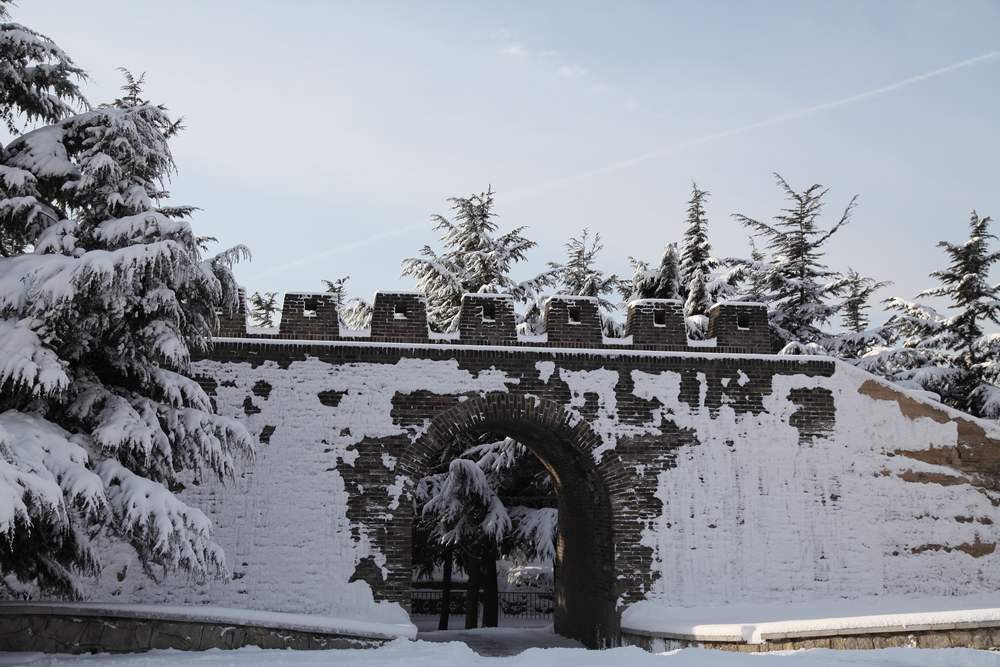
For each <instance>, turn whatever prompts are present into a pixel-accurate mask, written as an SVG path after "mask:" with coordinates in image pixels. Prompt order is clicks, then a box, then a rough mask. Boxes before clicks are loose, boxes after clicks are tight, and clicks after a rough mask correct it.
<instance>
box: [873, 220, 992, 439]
mask: <svg viewBox="0 0 1000 667" xmlns="http://www.w3.org/2000/svg"><path fill="white" fill-rule="evenodd" d="M991 222H992V221H991V219H990V218H988V217H980V216H979V215H978V214H977V213H976V212H975V211H973V212H972V214H971V216H970V220H969V236H968V238H967V240H966V241H965V242H964V243H961V244H954V243H949V242H947V241H942V242H940V243H939V244H938V245H939V247H941V248H943V249H944V251H945V253H946V254H947V255H948V258H949V265H948V267H947V268H945V269H942V270H939V271H934V272H933V273H931V277H933V278H936V279H937V280H938V282H939V284H938V286H936V287H932V288H930V289H926V290H924V291H923V292H921V293H920V294H919V295H918V297H917V298H918V299H919V298H925V297H941V298H945V299H947V300H948V305H949V306H950V307H951V308H952V310H953V311H954V313H955V314H954V315H952V316H950V317H949V316H946V315H943V314H941V313H939V312H938V311H937V310H935V309H934V308H932V307H931V306H928V305H926V304H922V303H919V302H913V301H907V300H905V299H900V298H898V297H894V298H891V299H889V300H887V301H886V306H887V308H888V309H889V310H890V311H892V312H893V315H892V317H891V318H890V319H889V321H888V322H887V323H886V325H885V327H884V330H885V331H886V332H887V334H888V338H889V341H890V344H888V345H886V346H883V347H880V348H876V349H874V350H872V352H870V353H869V354H867V355H865V356H864V357H863V358H862V359H861V360H860V362H859V365H860V366H862V367H863V368H865V369H866V370H869V371H871V372H875V373H879V374H881V375H884V376H886V377H888V378H890V379H892V380H895V381H897V382H900V383H902V384H906V385H909V386H912V387H914V388H920V389H924V390H927V391H932V392H935V393H937V394H938V395H939V396H941V398H942V400H944V401H945V402H947V403H950V404H951V405H953V406H955V407H958V408H960V409H963V410H967V411H969V412H971V413H972V414H975V415H979V416H984V417H989V418H993V419H996V418H1000V388H998V386H997V380H998V379H1000V364H998V361H997V359H998V354H997V352H998V351H1000V336H998V335H997V334H985V333H984V329H983V326H984V324H986V323H988V322H992V323H993V324H998V323H1000V285H991V284H990V282H989V274H990V269H991V267H992V266H993V265H994V264H996V263H997V262H1000V252H997V251H992V250H991V249H990V242H991V241H993V240H995V239H996V236H995V235H993V234H991V233H990V231H989V225H990V223H991Z"/></svg>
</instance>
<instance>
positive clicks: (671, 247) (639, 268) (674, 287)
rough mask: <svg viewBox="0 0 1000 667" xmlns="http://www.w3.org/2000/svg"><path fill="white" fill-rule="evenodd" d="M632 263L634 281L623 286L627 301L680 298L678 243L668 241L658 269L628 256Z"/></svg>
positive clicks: (623, 294)
mask: <svg viewBox="0 0 1000 667" xmlns="http://www.w3.org/2000/svg"><path fill="white" fill-rule="evenodd" d="M628 260H629V263H630V264H631V265H632V269H633V275H632V282H631V284H629V285H624V286H623V287H622V296H624V297H625V300H626V301H632V300H633V299H680V298H681V276H680V266H679V265H678V261H679V259H678V254H677V244H676V243H668V244H667V246H666V248H665V249H664V251H663V257H662V258H661V259H660V265H659V266H658V267H657V268H656V269H650V268H649V264H648V263H647V262H645V261H643V260H640V259H636V258H634V257H629V258H628Z"/></svg>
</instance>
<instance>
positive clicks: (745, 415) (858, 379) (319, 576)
mask: <svg viewBox="0 0 1000 667" xmlns="http://www.w3.org/2000/svg"><path fill="white" fill-rule="evenodd" d="M195 368H196V372H197V374H198V375H199V376H200V378H201V379H202V381H203V383H204V384H205V386H206V388H208V389H209V390H210V391H211V393H212V394H213V395H214V398H215V400H216V402H217V404H218V407H219V409H220V411H221V412H223V413H224V414H228V415H234V416H238V417H240V418H241V419H243V420H244V421H245V423H246V424H247V426H248V427H249V429H250V430H251V432H252V433H254V434H255V435H257V436H258V437H259V438H260V441H261V446H260V448H259V452H258V456H257V459H256V461H254V462H253V463H251V464H248V465H247V466H245V467H244V469H243V470H242V471H241V472H240V474H239V475H238V478H237V479H236V481H235V483H232V484H230V485H228V486H222V485H220V484H218V483H206V484H203V485H194V484H191V485H189V486H188V488H187V489H186V490H185V491H184V496H185V498H186V500H188V501H190V502H192V503H193V504H195V505H197V506H199V507H201V508H202V509H203V510H205V511H206V513H207V514H208V515H209V516H210V517H211V518H212V520H213V522H214V524H215V535H216V538H217V539H218V541H219V543H220V544H221V545H222V546H223V547H224V549H225V550H226V554H227V559H228V563H229V566H230V568H231V570H232V572H231V577H230V578H229V579H227V580H224V581H210V582H193V581H188V580H186V579H184V578H182V577H168V578H166V579H165V580H163V581H161V582H159V583H154V582H153V581H152V580H150V579H149V578H148V577H147V576H146V575H145V574H143V573H142V572H141V571H139V569H138V568H137V566H136V564H135V562H134V560H133V559H132V558H131V557H130V556H129V555H128V554H127V553H126V552H125V551H124V550H123V551H120V552H118V553H115V554H112V555H111V557H110V559H109V561H108V564H107V565H106V568H105V572H104V575H103V577H102V580H101V582H100V584H99V585H97V586H96V587H95V589H94V590H93V592H92V597H94V598H95V599H97V598H101V599H113V600H118V601H132V602H171V603H206V604H207V603H211V604H214V605H221V606H235V607H247V608H252V609H263V610H271V611H295V612H312V613H323V614H328V615H339V616H353V617H360V618H370V619H379V620H389V621H393V620H398V619H399V618H400V617H401V615H402V613H403V612H402V609H401V607H400V606H398V605H397V604H395V602H403V603H405V599H406V598H405V596H406V590H407V589H408V586H409V579H410V573H409V571H408V563H409V557H408V551H407V550H408V548H409V547H408V538H409V535H408V530H409V523H408V522H409V516H408V502H409V500H408V495H407V494H408V488H409V487H408V484H409V482H410V481H411V480H410V477H411V476H412V474H414V473H417V472H419V465H418V462H419V460H421V459H420V457H421V456H426V455H427V453H426V452H424V451H423V450H425V449H428V448H432V446H431V445H429V444H428V442H430V441H431V440H429V437H430V436H429V435H428V434H429V433H431V434H437V435H435V437H436V438H438V439H440V438H441V437H443V436H442V435H441V433H445V434H447V433H452V432H453V431H454V429H455V428H464V427H463V426H461V425H462V424H466V425H468V428H475V424H477V423H478V422H479V421H481V420H483V419H486V418H487V416H488V415H487V413H489V412H491V411H492V410H493V407H491V406H496V409H497V411H504V410H505V411H506V412H504V415H505V416H504V419H506V420H507V421H506V422H504V423H509V424H512V425H515V426H516V425H517V424H518V423H523V425H524V428H525V432H526V433H527V432H530V431H531V430H532V429H536V427H538V425H539V424H541V423H542V421H540V420H542V419H543V418H544V420H548V422H549V423H551V424H555V425H557V426H558V425H559V424H562V426H563V427H564V428H563V431H564V433H565V434H568V435H567V436H566V437H567V438H568V439H567V442H570V441H573V446H576V447H578V448H580V449H584V450H586V452H588V454H587V457H588V460H589V461H590V463H588V464H587V465H588V466H590V467H592V471H593V475H594V479H597V480H603V481H601V482H600V483H601V485H603V487H604V489H603V490H602V491H601V493H606V494H607V503H608V507H609V508H610V513H611V514H610V516H611V518H610V525H608V526H595V527H594V530H593V535H594V536H595V537H594V539H595V540H597V539H599V540H601V541H602V542H606V543H602V544H600V545H596V547H595V548H597V547H599V548H600V549H603V550H606V551H607V552H608V553H609V554H612V555H613V560H614V573H613V575H614V580H613V582H611V584H610V585H611V586H612V587H613V588H614V595H613V597H612V603H613V605H614V606H616V607H618V608H620V607H621V606H622V605H624V604H628V603H629V602H632V601H635V600H638V599H642V598H643V597H648V598H660V599H664V600H667V601H669V602H670V603H671V604H682V605H695V604H712V603H719V602H726V601H734V600H743V599H755V600H761V599H766V600H775V601H781V600H793V599H795V600H802V599H810V598H829V597H844V596H848V597H850V596H860V595H871V594H888V593H891V594H911V593H913V594H915V593H934V594H956V593H967V592H975V591H978V590H981V589H982V588H984V587H986V588H997V587H998V586H1000V562H998V559H1000V554H997V553H996V548H995V547H996V542H997V538H998V534H997V533H998V528H997V527H998V525H1000V507H998V505H1000V490H998V489H1000V431H998V429H996V428H995V427H992V426H989V425H987V424H983V423H981V422H977V421H973V420H971V419H969V418H967V417H963V416H962V415H960V414H959V413H954V412H952V411H949V410H947V409H946V408H943V407H941V406H939V405H937V404H934V403H931V402H928V401H927V400H926V399H924V398H920V397H917V396H913V395H910V394H907V393H905V392H903V391H900V390H896V389H892V388H890V387H889V386H887V385H885V384H883V383H882V382H880V381H878V380H875V379H874V378H872V377H871V376H868V375H866V374H864V373H861V372H859V371H857V370H855V369H853V368H850V367H848V366H844V365H842V364H838V363H835V362H832V361H830V360H828V359H817V358H805V357H801V358H789V357H774V356H765V355H762V356H751V355H727V354H714V353H711V352H705V353H703V354H698V353H692V352H687V353H671V352H654V351H643V350H603V351H596V350H586V349H577V350H570V349H551V348H544V347H491V346H474V345H448V344H435V343H420V344H398V343H397V344H393V343H373V342H354V341H335V342H328V343H321V342H308V341H298V342H296V341H275V340H256V341H252V340H242V341H241V340H228V341H225V340H224V341H221V342H219V344H218V345H217V348H216V350H215V352H214V355H213V358H212V359H208V360H203V361H200V362H197V363H196V365H195ZM533 406H535V407H537V408H538V409H537V410H535V409H534V407H533ZM548 406H557V408H558V409H553V408H550V407H548ZM543 407H544V410H543V409H542V408H543ZM463 410H464V412H463ZM519 411H520V412H519ZM536 412H537V413H538V414H536ZM541 413H544V414H541ZM442 415H449V416H448V420H449V421H447V424H448V426H447V427H445V426H441V424H443V423H444V422H443V421H442V420H443V417H442ZM456 424H459V426H458V427H456V426H455V425H456ZM546 428H547V429H548V430H546V429H541V430H539V431H538V432H539V433H542V432H545V433H552V432H555V431H556V430H558V429H555V430H553V429H554V428H555V427H553V428H548V427H546ZM574 439H575V440H574ZM558 446H564V445H562V444H559V445H558ZM567 446H568V445H567ZM417 451H420V452H421V453H420V455H419V456H418V455H417V454H415V453H414V452H417ZM551 451H552V450H550V453H551ZM557 467H558V466H557ZM567 479H571V478H569V477H568V478H567ZM583 519H586V517H583ZM588 585H589V583H588ZM376 600H383V602H376ZM386 601H387V602H386Z"/></svg>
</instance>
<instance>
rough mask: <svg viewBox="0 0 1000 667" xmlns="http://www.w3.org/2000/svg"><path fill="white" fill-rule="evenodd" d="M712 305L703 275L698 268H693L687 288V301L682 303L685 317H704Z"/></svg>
mask: <svg viewBox="0 0 1000 667" xmlns="http://www.w3.org/2000/svg"><path fill="white" fill-rule="evenodd" d="M711 307H712V297H711V296H710V295H709V293H708V287H707V286H706V285H705V277H704V275H703V274H702V272H701V270H700V269H695V272H694V274H692V276H691V282H690V284H689V288H688V297H687V301H686V302H685V303H684V315H685V316H687V317H697V316H701V317H705V316H706V315H707V314H708V310H709V308H711Z"/></svg>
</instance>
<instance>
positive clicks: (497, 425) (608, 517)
mask: <svg viewBox="0 0 1000 667" xmlns="http://www.w3.org/2000/svg"><path fill="white" fill-rule="evenodd" d="M485 434H489V435H495V436H497V437H498V438H499V437H504V436H509V437H512V438H515V439H516V440H518V441H519V442H520V443H522V444H523V445H524V446H526V447H527V448H528V449H530V450H531V451H532V453H534V454H535V455H536V456H537V457H538V458H539V460H541V461H542V464H543V465H544V466H545V468H546V469H547V470H548V471H549V474H550V475H551V477H552V481H553V483H554V485H555V488H556V492H557V493H558V495H559V528H558V535H557V540H556V559H555V563H554V564H553V566H554V574H555V586H556V588H555V602H556V608H555V630H556V632H558V633H559V634H561V635H565V636H567V637H573V638H576V639H579V640H581V641H582V642H584V643H585V644H587V645H589V646H599V645H601V644H602V643H606V642H609V641H614V638H615V637H616V635H617V625H616V611H615V603H616V599H617V593H618V591H617V589H616V584H615V563H614V559H615V548H614V545H615V530H616V524H617V523H618V522H617V518H616V517H617V515H616V512H615V508H617V509H619V510H622V509H624V508H627V507H628V506H629V504H630V503H629V501H630V500H632V501H634V500H635V493H634V491H631V492H630V491H629V490H628V489H627V487H626V486H625V485H623V484H621V483H620V482H622V481H623V478H624V476H625V475H624V473H625V471H624V469H623V468H622V467H621V465H620V464H616V463H614V462H611V461H612V459H611V458H610V457H609V459H608V460H609V462H608V463H603V464H602V463H598V462H596V461H595V457H594V451H595V450H596V449H598V448H599V447H600V446H601V439H600V437H599V436H597V435H596V434H595V433H594V432H593V431H592V430H591V429H590V427H589V426H588V425H587V423H586V422H585V421H583V420H580V419H576V418H575V417H574V416H573V415H572V414H570V413H568V412H566V411H565V410H564V409H563V408H562V406H561V405H559V404H558V403H555V402H553V401H550V400H541V399H535V398H528V397H525V396H509V395H507V394H487V395H486V396H483V397H481V398H475V399H472V400H468V401H465V402H463V403H461V404H460V405H459V406H457V407H455V408H452V409H450V410H447V411H445V412H444V413H442V414H440V415H437V416H436V417H434V418H433V420H432V421H431V423H430V427H429V428H428V429H427V433H426V434H425V435H424V436H422V437H421V438H420V439H419V440H417V442H416V443H414V445H413V446H412V447H410V448H408V449H407V450H406V452H405V453H404V455H403V457H402V458H401V459H400V465H399V469H400V471H401V472H402V473H403V474H405V475H408V476H409V478H410V480H416V479H419V478H420V477H422V476H424V475H425V474H426V473H427V470H428V469H429V468H430V467H431V466H432V465H433V463H434V462H436V461H438V460H440V454H441V452H443V451H445V450H447V449H448V448H450V446H451V444H452V443H454V442H468V443H470V445H471V444H474V443H475V442H476V441H477V437H478V436H480V435H485ZM615 480H618V482H619V483H618V484H615ZM612 489H614V491H612ZM404 532H405V529H404Z"/></svg>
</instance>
